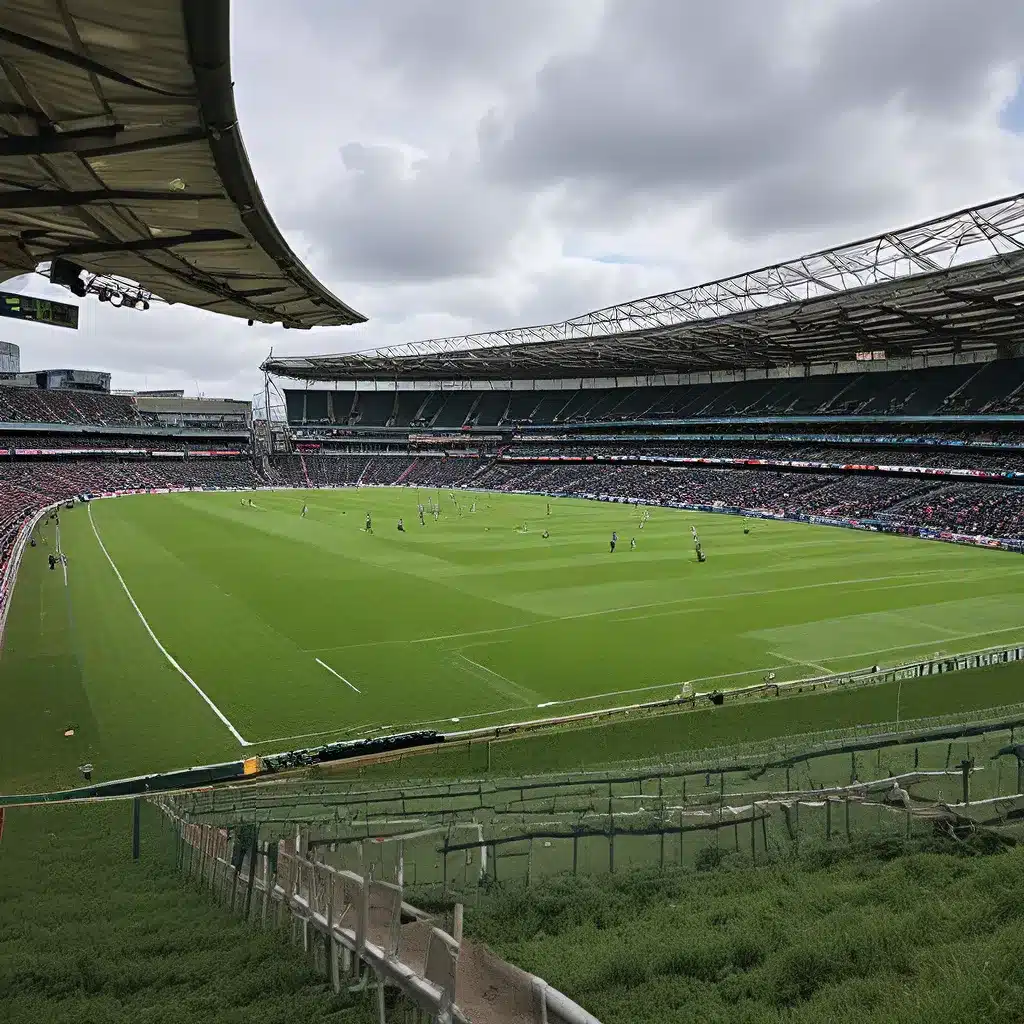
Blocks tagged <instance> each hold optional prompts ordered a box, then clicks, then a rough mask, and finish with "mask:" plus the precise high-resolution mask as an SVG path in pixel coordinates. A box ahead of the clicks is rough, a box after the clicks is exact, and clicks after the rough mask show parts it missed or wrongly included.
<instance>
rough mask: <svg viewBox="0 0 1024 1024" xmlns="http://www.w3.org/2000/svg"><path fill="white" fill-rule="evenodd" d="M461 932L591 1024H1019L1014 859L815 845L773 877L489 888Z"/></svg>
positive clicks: (1018, 894) (1021, 927)
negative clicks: (564, 999) (593, 1023)
mask: <svg viewBox="0 0 1024 1024" xmlns="http://www.w3.org/2000/svg"><path fill="white" fill-rule="evenodd" d="M467 929H468V931H469V932H470V933H471V934H473V935H474V936H475V937H477V938H480V939H482V940H484V941H486V942H487V943H488V944H489V945H490V946H491V947H492V948H493V949H495V950H496V951H497V952H499V953H501V954H502V955H503V956H506V957H508V958H509V959H511V960H512V961H513V962H515V963H518V964H519V965H520V966H522V967H524V968H525V969H527V970H530V971H532V972H534V973H536V974H538V975H540V976H541V977H543V978H545V979H546V980H547V981H548V982H549V983H550V984H552V985H554V986H556V987H557V988H560V989H561V990H562V991H563V992H565V993H566V994H567V995H569V996H571V997H572V998H573V999H576V1000H577V1001H578V1002H580V1003H581V1004H582V1005H583V1006H585V1007H586V1008H587V1009H588V1010H590V1012H591V1013H593V1014H595V1015H596V1016H597V1017H598V1018H599V1019H600V1020H601V1021H602V1022H603V1024H663V1022H665V1021H672V1022H673V1024H688V1022H693V1024H713V1022H726V1021H728V1022H730V1024H734V1022H745V1024H780V1022H783V1021H785V1022H787V1024H803V1022H806V1024H811V1022H814V1024H821V1022H826V1021H827V1022H835V1024H846V1022H849V1024H883V1022H884V1024H936V1022H938V1021H942V1022H943V1024H955V1022H961V1021H962V1022H964V1024H967V1022H970V1024H981V1022H990V1024H1001V1022H1005V1024H1011V1022H1013V1024H1017V1022H1019V1021H1020V1020H1022V1019H1024V850H1022V849H1019V848H1018V849H1013V850H1009V851H1006V852H1001V853H996V854H992V855H974V856H965V855H964V852H963V847H956V849H955V850H954V848H953V847H952V846H949V845H946V844H945V843H944V842H939V841H928V842H926V843H919V844H917V845H916V846H915V847H913V848H911V849H909V851H908V848H907V847H906V846H905V844H903V843H895V844H875V845H872V846H862V847H859V848H855V849H853V850H851V851H842V852H840V851H833V850H829V849H828V848H823V847H819V848H817V849H814V850H810V851H805V852H804V854H803V855H802V858H801V859H800V860H799V861H797V862H793V861H790V862H788V864H787V865H786V866H774V867H768V868H750V867H747V866H739V865H737V866H730V864H729V862H728V860H726V862H725V863H723V864H722V865H720V866H719V867H717V868H716V869H715V870H709V871H703V872H682V871H678V872H669V873H665V874H657V873H639V872H632V873H630V874H627V875H620V876H604V877H601V878H593V879H584V878H577V879H573V878H571V877H567V878H561V879H557V880H553V881H550V882H548V883H545V884H541V885H538V886H534V887H532V888H530V889H529V890H526V889H524V888H500V887H499V888H497V889H495V890H494V891H493V892H492V893H491V894H490V896H489V897H488V899H486V900H485V901H483V903H482V905H481V906H480V907H479V908H476V909H474V910H470V911H468V912H467Z"/></svg>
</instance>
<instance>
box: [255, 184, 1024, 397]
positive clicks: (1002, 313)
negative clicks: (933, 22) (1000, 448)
mask: <svg viewBox="0 0 1024 1024" xmlns="http://www.w3.org/2000/svg"><path fill="white" fill-rule="evenodd" d="M1022 340H1024V193H1021V194H1020V195H1015V196H1010V197H1009V198H1006V199H1000V200H997V201H994V202H991V203H987V204H985V205H984V206H978V207H973V208H971V209H967V210H961V211H959V212H957V213H954V214H950V215H948V216H945V217H939V218H936V219H935V220H931V221H927V222H926V223H923V224H917V225H914V226H913V227H909V228H904V229H902V230H900V231H893V232H887V233H885V234H882V235H877V236H875V237H874V238H868V239H864V240H862V241H859V242H854V243H851V244H849V245H845V246H842V247H840V248H837V249H830V250H825V251H822V252H817V253H814V254H812V255H810V256H805V257H803V258H802V259H798V260H793V261H791V262H789V263H783V264H780V265H777V266H773V267H765V268H763V269H761V270H755V271H751V272H749V273H746V274H740V275H738V276H736V277H731V278H728V279H723V280H719V281H713V282H711V283H710V284H704V285H698V286H697V287H694V288H687V289H685V290H683V291H678V292H670V293H667V294H664V295H655V296H651V297H650V298H645V299H637V300H635V301H634V302H627V303H625V304H623V305H620V306H611V307H608V308H606V309H599V310H597V311H595V312H593V313H587V314H584V315H583V316H578V317H575V318H574V319H572V320H566V321H565V322H564V323H559V324H547V325H545V326H541V327H524V328H518V329H515V330H507V331H495V332H492V333H489V334H477V335H468V336H464V337H460V338H441V339H435V340H432V341H423V342H417V343H414V344H409V345H401V346H398V347H396V348H388V349H378V350H377V351H374V352H368V353H353V354H346V355H334V356H308V357H298V358H277V359H275V358H271V359H269V360H268V361H267V362H266V363H265V364H264V369H266V370H269V371H270V372H271V373H275V374H278V375H279V376H282V377H290V378H293V379H296V380H324V381H334V380H338V381H341V380H374V379H377V380H400V381H410V380H524V379H547V380H551V379H558V378H562V379H571V378H578V377H616V376H644V375H649V374H661V373H693V372H699V371H702V370H713V369H739V368H762V367H773V366H785V365H792V364H798V363H821V362H831V361H835V360H843V359H853V358H854V357H855V356H856V355H857V353H863V352H879V351H884V352H885V353H886V354H887V355H888V356H890V357H892V356H901V355H911V354H935V353H944V352H954V353H959V352H969V351H972V350H991V349H993V348H995V349H996V350H997V351H999V350H1000V348H1001V346H1006V345H1010V344H1013V343H1020V342H1021V341H1022Z"/></svg>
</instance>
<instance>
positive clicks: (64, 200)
mask: <svg viewBox="0 0 1024 1024" xmlns="http://www.w3.org/2000/svg"><path fill="white" fill-rule="evenodd" d="M0 141H2V140H0ZM222 198H223V196H220V195H218V194H217V193H215V192H203V193H199V194H196V193H190V192H155V191H150V190H148V189H126V188H123V189H96V190H94V191H91V192H75V191H72V190H71V189H38V190H37V191H32V192H28V191H26V192H0V210H47V209H71V208H72V207H76V206H87V205H88V204H89V203H129V202H142V203H180V202H183V201H189V202H198V201H200V200H204V199H222Z"/></svg>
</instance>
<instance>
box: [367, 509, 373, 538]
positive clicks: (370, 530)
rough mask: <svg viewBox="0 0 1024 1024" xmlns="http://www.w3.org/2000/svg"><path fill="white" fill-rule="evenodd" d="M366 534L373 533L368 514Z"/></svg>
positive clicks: (371, 521)
mask: <svg viewBox="0 0 1024 1024" xmlns="http://www.w3.org/2000/svg"><path fill="white" fill-rule="evenodd" d="M366 532H367V533H373V520H372V519H370V513H369V512H367V513H366Z"/></svg>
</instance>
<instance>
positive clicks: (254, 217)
mask: <svg viewBox="0 0 1024 1024" xmlns="http://www.w3.org/2000/svg"><path fill="white" fill-rule="evenodd" d="M56 257H64V258H66V259H69V260H71V261H73V262H74V263H75V264H77V265H79V266H81V267H82V268H84V269H85V270H87V271H89V272H90V273H93V274H97V275H99V276H100V277H102V278H128V279H130V280H132V281H135V282H137V283H138V284H140V285H141V286H142V287H143V289H145V290H146V291H148V292H151V293H153V294H155V295H157V296H159V297H161V298H163V299H165V300H166V301H168V302H180V303H186V304H188V305H192V306H197V307H199V308H203V309H209V310H213V311H214V312H218V313H224V314H227V315H230V316H237V317H243V318H245V319H249V320H259V321H264V322H267V323H276V322H281V323H283V324H284V325H285V326H288V327H296V328H306V327H314V326H320V325H339V324H351V323H361V322H362V321H364V320H365V319H366V318H365V317H363V316H362V315H361V314H359V313H357V312H356V311H355V310H353V309H351V308H349V307H348V306H347V305H346V304H345V303H343V302H341V301H340V300H339V299H338V298H336V297H335V296H334V295H332V294H331V293H330V292H329V291H328V290H327V289H326V288H324V286H323V285H321V284H320V283H319V282H318V281H317V280H316V279H315V278H314V277H313V276H312V275H311V274H310V273H309V271H308V270H307V269H306V268H305V267H304V266H303V264H302V263H301V262H300V261H299V259H298V258H297V257H296V256H295V254H294V253H293V252H292V251H291V249H290V248H289V247H288V244H287V243H286V242H285V240H284V238H283V237H282V236H281V234H280V232H279V231H278V229H277V227H276V226H275V224H274V222H273V220H272V219H271V217H270V214H269V213H268V211H267V208H266V205H265V203H264V201H263V197H262V196H261V194H260V191H259V188H258V187H257V184H256V181H255V179H254V177H253V173H252V169H251V167H250V166H249V160H248V157H247V155H246V152H245V147H244V146H243V144H242V139H241V135H240V134H239V127H238V119H237V114H236V112H235V105H234V98H233V93H232V84H231V68H230V61H229V0H134V2H128V0H75V2H74V3H73V4H72V3H69V2H68V0H2V3H0V280H3V279H4V278H6V277H10V276H12V275H17V274H24V273H29V272H31V271H32V270H34V269H35V268H36V267H37V266H38V265H39V264H41V263H44V262H46V261H49V260H52V259H54V258H56Z"/></svg>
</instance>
